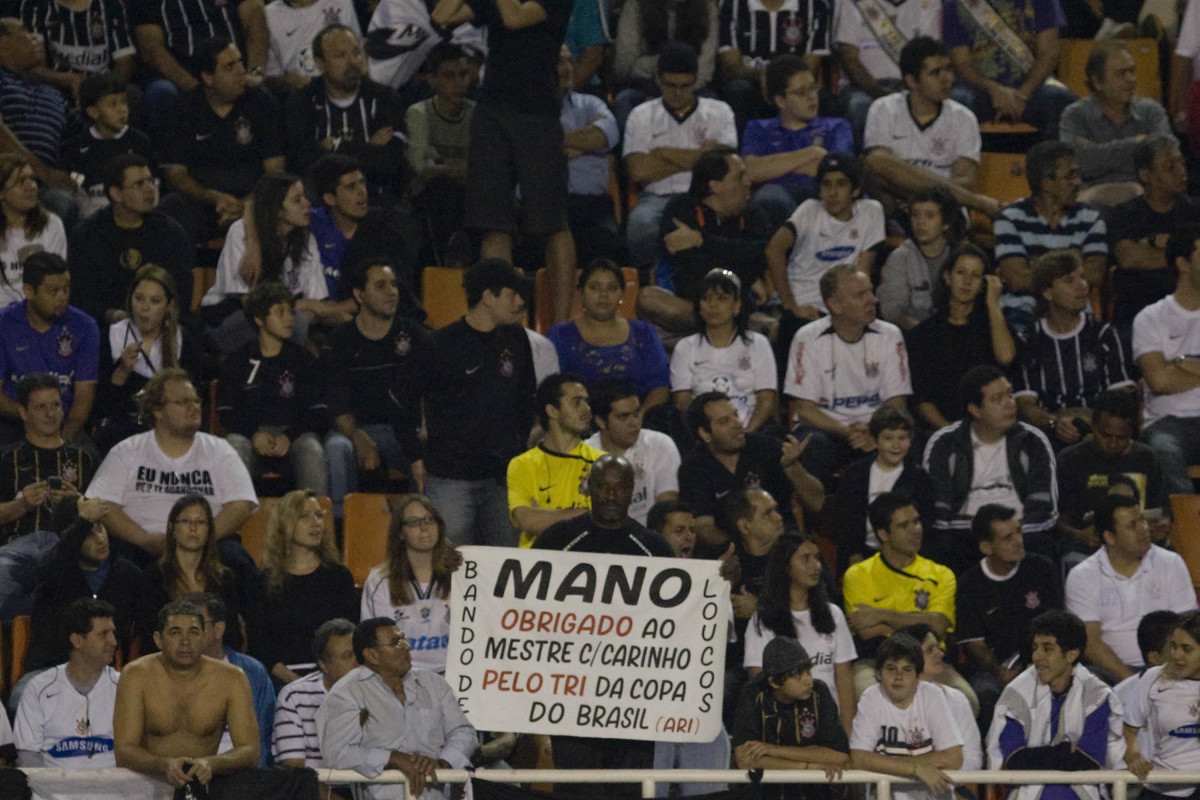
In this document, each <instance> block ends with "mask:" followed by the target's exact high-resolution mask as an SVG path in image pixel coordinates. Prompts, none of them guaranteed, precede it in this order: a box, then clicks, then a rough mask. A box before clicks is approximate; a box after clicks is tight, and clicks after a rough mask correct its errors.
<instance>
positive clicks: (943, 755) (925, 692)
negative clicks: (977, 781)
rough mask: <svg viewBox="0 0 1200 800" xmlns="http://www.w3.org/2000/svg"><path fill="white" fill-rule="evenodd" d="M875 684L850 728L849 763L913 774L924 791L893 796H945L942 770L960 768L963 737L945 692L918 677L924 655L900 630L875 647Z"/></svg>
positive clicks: (901, 799) (924, 799)
mask: <svg viewBox="0 0 1200 800" xmlns="http://www.w3.org/2000/svg"><path fill="white" fill-rule="evenodd" d="M875 660H876V664H877V665H878V666H877V667H876V673H877V677H878V679H879V683H878V684H877V685H875V686H872V687H870V688H869V689H867V691H865V692H863V696H862V698H860V699H859V701H858V714H857V715H855V717H854V729H853V730H852V731H851V733H850V766H851V767H853V768H854V769H865V770H870V771H872V772H882V773H884V774H885V775H897V776H901V777H906V778H915V779H917V780H919V781H921V783H923V784H925V786H926V787H927V788H928V791H922V790H908V791H899V790H897V791H894V792H893V795H892V796H893V797H895V798H896V799H897V800H930V798H932V797H938V796H942V795H945V794H946V792H947V791H948V790H949V789H950V778H949V776H947V775H946V773H945V772H944V771H943V770H948V769H949V770H955V769H960V768H961V767H962V761H963V738H962V734H960V733H959V731H958V727H957V726H956V725H955V724H954V719H953V716H952V715H951V713H950V706H949V705H948V704H947V702H946V697H945V694H943V692H942V690H941V689H940V688H939V687H937V686H935V685H934V684H932V683H928V682H923V681H922V680H921V671H922V669H923V668H924V665H925V656H924V654H923V653H922V652H921V645H920V643H918V642H917V640H916V639H914V638H912V637H911V636H909V635H908V634H906V633H900V632H897V633H893V634H892V635H891V636H889V637H888V638H887V639H886V640H885V641H884V642H883V644H881V645H879V649H878V650H876V651H875Z"/></svg>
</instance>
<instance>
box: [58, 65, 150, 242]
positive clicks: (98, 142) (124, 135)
mask: <svg viewBox="0 0 1200 800" xmlns="http://www.w3.org/2000/svg"><path fill="white" fill-rule="evenodd" d="M79 107H80V108H82V109H83V113H84V114H86V115H87V118H88V119H89V120H91V123H92V125H91V127H90V128H88V129H87V130H84V131H80V132H79V133H77V134H75V135H74V136H72V137H71V138H70V139H67V140H66V141H65V142H63V146H62V159H61V165H62V168H63V169H65V170H67V171H68V172H78V173H79V174H81V175H83V184H82V185H81V186H80V188H81V189H83V191H84V192H86V193H87V196H88V197H87V200H86V201H84V202H83V203H81V204H80V207H79V213H80V215H81V218H83V219H86V218H87V217H90V216H91V215H92V214H94V213H96V212H97V211H99V210H100V209H101V208H104V207H105V206H107V205H108V202H109V200H108V196H107V194H106V193H105V189H106V187H105V185H104V176H103V173H102V170H103V167H104V164H105V163H106V162H107V161H108V160H109V159H110V158H112V157H113V156H117V155H120V154H122V153H137V154H138V155H140V156H145V157H146V158H149V157H150V155H151V153H152V152H153V150H152V149H151V147H150V137H148V136H146V134H144V133H142V132H141V131H140V130H138V129H137V128H131V127H129V100H128V97H127V96H126V94H125V81H124V80H122V79H121V78H118V77H117V76H116V74H114V73H112V72H98V73H94V74H92V75H89V76H87V77H86V78H84V80H83V83H81V84H80V86H79Z"/></svg>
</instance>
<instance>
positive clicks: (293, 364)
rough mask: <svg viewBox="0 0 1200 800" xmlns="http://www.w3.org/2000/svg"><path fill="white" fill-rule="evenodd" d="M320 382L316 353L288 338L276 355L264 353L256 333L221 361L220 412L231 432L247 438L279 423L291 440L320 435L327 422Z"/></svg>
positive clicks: (222, 419) (222, 420)
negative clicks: (307, 435)
mask: <svg viewBox="0 0 1200 800" xmlns="http://www.w3.org/2000/svg"><path fill="white" fill-rule="evenodd" d="M321 383H322V380H321V376H320V373H319V372H318V370H317V360H316V359H315V358H313V356H312V353H310V352H308V351H307V350H305V349H304V348H303V347H300V346H299V345H297V344H295V343H293V342H290V341H284V342H283V349H282V350H280V351H279V353H278V354H277V355H274V356H271V357H270V358H265V357H264V356H263V354H262V349H261V348H260V347H259V343H258V337H255V338H254V339H253V340H252V341H250V342H249V343H248V344H246V345H245V346H244V347H241V348H239V349H237V350H235V351H234V352H232V353H230V354H229V357H228V358H226V359H225V361H224V362H223V363H222V364H221V378H220V380H219V381H217V413H218V414H220V415H221V422H222V423H223V424H224V425H225V427H226V428H228V429H229V430H230V432H232V433H237V434H240V435H242V436H244V437H246V438H247V439H250V438H252V437H253V436H254V434H255V433H257V432H258V431H260V430H262V429H263V428H280V429H282V431H283V432H284V433H285V434H286V435H287V436H288V438H289V439H292V440H295V439H296V438H297V437H299V436H300V435H301V434H303V433H308V432H311V433H316V434H321V433H324V432H325V429H326V428H327V427H328V420H327V419H326V407H325V404H324V403H323V402H322V401H321Z"/></svg>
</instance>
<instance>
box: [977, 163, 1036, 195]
mask: <svg viewBox="0 0 1200 800" xmlns="http://www.w3.org/2000/svg"><path fill="white" fill-rule="evenodd" d="M975 188H976V190H977V191H979V192H982V193H983V194H986V195H988V196H989V197H994V198H996V199H997V200H999V201H1000V202H1001V204H1005V205H1007V204H1008V203H1011V202H1013V201H1014V200H1020V199H1021V198H1022V197H1028V196H1029V182H1028V181H1027V180H1026V179H1025V154H1024V153H986V152H985V153H981V154H980V156H979V174H978V175H977V176H976V177H975Z"/></svg>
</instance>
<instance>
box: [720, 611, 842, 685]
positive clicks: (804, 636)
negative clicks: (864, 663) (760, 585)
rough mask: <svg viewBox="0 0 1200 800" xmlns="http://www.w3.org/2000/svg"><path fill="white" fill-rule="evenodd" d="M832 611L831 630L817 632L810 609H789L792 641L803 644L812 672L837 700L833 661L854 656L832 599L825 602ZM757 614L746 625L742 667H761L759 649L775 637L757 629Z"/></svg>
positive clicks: (761, 657)
mask: <svg viewBox="0 0 1200 800" xmlns="http://www.w3.org/2000/svg"><path fill="white" fill-rule="evenodd" d="M829 611H830V613H832V614H833V633H817V631H816V629H815V628H813V625H812V611H810V610H808V609H805V610H803V611H793V612H792V625H793V626H794V627H795V629H796V641H798V642H800V644H801V645H803V647H804V651H805V652H806V653H808V655H809V657H810V658H811V659H812V662H813V667H812V674H813V677H814V678H816V679H817V680H821V681H825V685H826V686H828V687H829V691H830V692H832V693H833V700H834V702H835V703H836V702H838V693H837V682H836V680H835V678H834V671H833V665H834V664H845V663H846V662H848V661H853V660H854V659H856V658H858V651H857V650H856V649H855V648H854V637H853V636H852V635H851V634H850V627H849V626H848V625H847V624H846V615H845V614H843V613H842V610H841V609H840V608H838V607H837V606H836V605H834V604H833V603H830V604H829ZM759 628H760V624H759V620H758V614H757V613H756V614H754V615H753V616H751V617H750V623H749V624H748V625H746V641H745V645H744V647H745V651H744V652H745V655H744V657H743V659H742V666H744V667H759V668H761V667H762V659H763V649H765V648H766V646H767V642H769V641H771V640H772V639H774V638H775V634H774V633H773V632H772V631H771V630H770V629H769V628H767V627H765V626H762V629H761V630H760V629H759Z"/></svg>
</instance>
